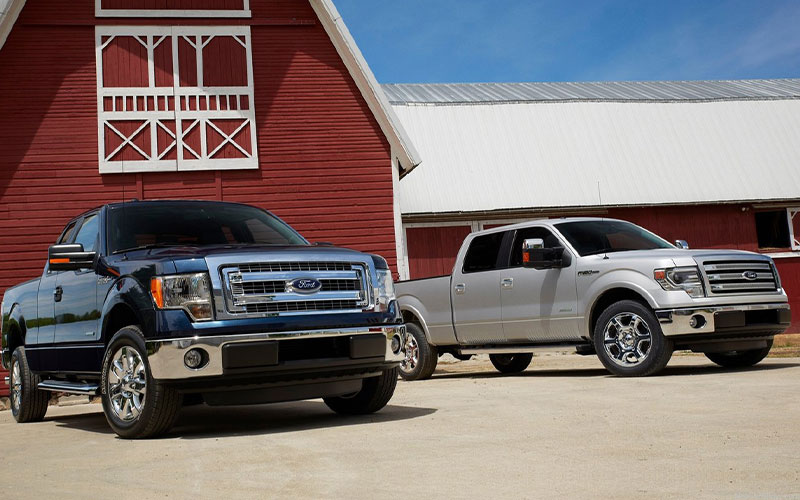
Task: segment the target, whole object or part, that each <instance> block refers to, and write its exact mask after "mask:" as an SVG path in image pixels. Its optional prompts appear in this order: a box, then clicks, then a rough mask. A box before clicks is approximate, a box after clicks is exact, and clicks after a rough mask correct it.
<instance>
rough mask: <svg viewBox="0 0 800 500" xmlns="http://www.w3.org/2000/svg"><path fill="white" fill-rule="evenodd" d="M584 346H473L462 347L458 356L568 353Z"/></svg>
mask: <svg viewBox="0 0 800 500" xmlns="http://www.w3.org/2000/svg"><path fill="white" fill-rule="evenodd" d="M581 345H584V344H550V345H518V346H514V345H503V346H485V347H480V346H475V347H462V348H461V349H459V350H458V353H459V354H522V353H529V352H547V351H555V352H570V351H575V350H576V349H577V348H578V346H581Z"/></svg>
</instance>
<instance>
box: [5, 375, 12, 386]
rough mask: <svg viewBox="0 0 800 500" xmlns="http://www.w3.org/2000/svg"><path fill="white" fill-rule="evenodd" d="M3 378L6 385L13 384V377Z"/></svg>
mask: <svg viewBox="0 0 800 500" xmlns="http://www.w3.org/2000/svg"><path fill="white" fill-rule="evenodd" d="M3 380H4V383H5V384H6V385H10V384H11V377H3Z"/></svg>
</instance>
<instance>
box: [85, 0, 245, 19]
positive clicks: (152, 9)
mask: <svg viewBox="0 0 800 500" xmlns="http://www.w3.org/2000/svg"><path fill="white" fill-rule="evenodd" d="M142 3H143V2H142V1H141V0H95V3H94V10H95V16H97V17H250V16H251V14H250V0H194V2H192V3H191V7H190V8H187V2H186V1H185V0H160V1H159V2H147V8H146V9H142V8H141V7H143V5H142Z"/></svg>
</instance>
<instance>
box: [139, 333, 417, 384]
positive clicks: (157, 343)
mask: <svg viewBox="0 0 800 500" xmlns="http://www.w3.org/2000/svg"><path fill="white" fill-rule="evenodd" d="M375 334H383V335H384V336H385V337H386V353H385V355H384V362H386V363H399V362H400V361H403V359H404V355H403V351H402V346H404V345H405V334H406V327H405V326H404V325H397V326H390V327H361V328H344V329H340V330H311V331H301V332H277V333H255V334H246V335H220V336H215V337H186V338H178V339H167V340H151V341H147V342H146V344H147V358H148V361H149V364H150V373H151V374H152V376H153V378H155V379H157V380H182V379H191V378H196V377H213V376H219V375H223V373H224V371H223V367H222V348H223V347H224V346H226V345H229V344H234V343H242V342H258V341H291V340H297V339H313V338H320V337H345V336H358V335H375ZM395 336H399V337H400V346H401V349H400V352H399V353H397V354H395V353H394V352H392V338H393V337H395ZM193 348H200V349H202V350H203V351H205V353H206V354H207V356H208V359H207V363H206V364H205V365H204V366H203V367H202V368H200V369H197V370H195V369H191V368H188V367H187V366H186V365H185V364H184V355H185V354H186V352H187V351H189V350H190V349H193Z"/></svg>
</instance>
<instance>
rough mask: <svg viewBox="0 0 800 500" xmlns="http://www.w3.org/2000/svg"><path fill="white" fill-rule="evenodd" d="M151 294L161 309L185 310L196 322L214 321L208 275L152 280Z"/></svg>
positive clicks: (200, 274) (180, 275) (185, 275)
mask: <svg viewBox="0 0 800 500" xmlns="http://www.w3.org/2000/svg"><path fill="white" fill-rule="evenodd" d="M150 294H151V295H152V296H153V302H155V304H156V306H157V307H158V308H159V309H183V310H185V311H186V312H187V313H189V316H191V318H192V319H193V320H195V321H208V320H211V319H213V317H214V316H213V313H212V311H211V287H210V286H209V283H208V275H207V274H205V273H198V274H179V275H176V276H157V277H155V278H152V279H151V280H150Z"/></svg>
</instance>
